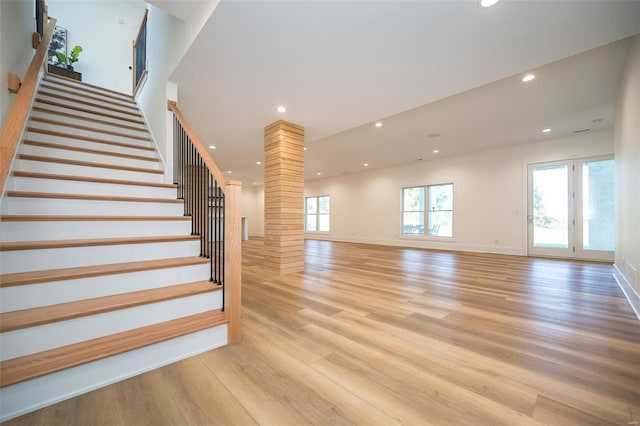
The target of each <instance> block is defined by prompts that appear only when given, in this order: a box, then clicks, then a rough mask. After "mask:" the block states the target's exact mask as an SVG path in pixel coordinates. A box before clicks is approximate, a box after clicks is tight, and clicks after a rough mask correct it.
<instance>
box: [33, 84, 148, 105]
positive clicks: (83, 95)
mask: <svg viewBox="0 0 640 426" xmlns="http://www.w3.org/2000/svg"><path fill="white" fill-rule="evenodd" d="M40 90H45V91H47V92H52V93H55V94H57V95H59V96H65V97H71V98H77V99H80V100H83V101H85V100H86V101H89V102H98V100H99V101H100V102H104V104H105V105H109V106H120V107H122V108H126V109H127V110H134V111H135V110H136V109H137V105H136V104H134V103H133V102H131V100H128V101H127V100H125V99H116V98H115V97H111V96H105V95H104V94H98V93H95V92H97V91H92V92H87V91H83V90H76V89H73V88H71V87H68V86H62V85H57V84H52V83H50V82H48V81H43V82H42V84H41V85H40Z"/></svg>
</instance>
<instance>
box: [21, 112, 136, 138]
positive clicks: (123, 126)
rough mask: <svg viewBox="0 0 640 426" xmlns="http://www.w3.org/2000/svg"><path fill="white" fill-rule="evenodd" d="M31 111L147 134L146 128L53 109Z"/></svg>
mask: <svg viewBox="0 0 640 426" xmlns="http://www.w3.org/2000/svg"><path fill="white" fill-rule="evenodd" d="M33 110H34V111H38V112H42V113H45V114H55V115H59V116H61V117H67V118H72V119H74V120H82V121H88V122H91V123H97V124H103V125H105V126H113V127H118V128H121V129H127V130H131V131H134V132H144V133H147V129H146V128H144V129H143V128H141V127H135V126H127V125H126V124H122V123H113V122H111V121H105V120H100V119H98V118H94V117H85V116H83V115H76V114H71V113H69V112H63V111H59V110H54V109H47V108H42V107H40V106H34V107H33Z"/></svg>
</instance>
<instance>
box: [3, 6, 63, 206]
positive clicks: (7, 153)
mask: <svg viewBox="0 0 640 426" xmlns="http://www.w3.org/2000/svg"><path fill="white" fill-rule="evenodd" d="M55 26H56V19H55V18H49V22H48V24H47V28H46V29H45V32H44V38H43V39H42V42H41V43H40V44H39V45H38V49H37V50H36V53H35V55H34V56H33V59H32V60H31V65H29V69H28V70H27V74H26V75H25V76H24V83H23V84H22V87H20V90H19V91H18V95H17V96H16V99H15V100H14V102H13V105H12V106H11V109H10V110H9V114H8V115H7V119H6V121H5V122H4V126H3V127H2V134H1V135H0V194H2V193H3V192H4V186H5V184H6V182H7V179H8V177H9V170H10V169H11V162H12V161H13V157H14V155H15V153H16V149H17V147H18V143H19V142H20V135H21V134H22V129H24V126H25V124H26V121H27V114H28V113H29V109H30V108H31V104H32V102H33V99H34V96H35V93H36V88H37V87H38V78H39V73H40V70H42V67H43V66H44V62H45V60H46V59H47V49H49V43H50V42H51V36H52V35H53V29H54V28H55Z"/></svg>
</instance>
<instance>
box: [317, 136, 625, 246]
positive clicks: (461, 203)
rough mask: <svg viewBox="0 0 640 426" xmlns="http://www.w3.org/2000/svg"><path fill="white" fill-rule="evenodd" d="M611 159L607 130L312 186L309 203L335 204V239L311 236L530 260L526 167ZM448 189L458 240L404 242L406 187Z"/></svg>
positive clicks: (328, 180) (332, 218)
mask: <svg viewBox="0 0 640 426" xmlns="http://www.w3.org/2000/svg"><path fill="white" fill-rule="evenodd" d="M612 152H613V134H612V131H611V130H603V131H598V132H592V133H587V134H583V135H579V136H577V135H576V136H570V137H565V138H558V139H551V140H545V141H540V142H536V143H532V144H527V145H520V146H516V147H511V148H503V149H495V150H490V151H483V152H478V153H472V154H467V155H462V156H457V157H452V158H443V159H440V160H433V161H424V162H415V163H412V164H408V165H404V166H399V167H393V168H388V169H380V170H372V171H369V172H363V173H358V174H350V175H344V176H339V177H335V178H328V179H321V180H313V181H309V182H306V183H305V196H314V195H329V196H330V197H331V232H330V233H329V234H324V235H323V234H307V237H312V238H326V239H333V240H344V241H355V242H371V243H381V244H392V245H403V246H415V247H425V248H440V249H451V250H469V251H483V252H494V253H507V254H520V255H524V254H526V252H527V248H526V245H527V244H526V242H527V237H526V220H525V219H526V217H525V216H526V214H524V212H525V210H526V165H527V164H530V163H537V162H544V161H553V160H559V159H570V158H579V157H588V156H593V155H601V154H610V153H612ZM447 182H453V183H454V188H455V190H454V209H455V213H454V241H448V242H445V241H433V240H425V239H421V240H416V239H407V238H406V237H405V238H404V239H403V238H402V237H401V236H400V230H401V218H400V208H401V205H400V193H401V188H402V187H406V186H413V185H425V184H437V183H447ZM495 239H497V240H498V242H497V243H495V242H494V240H495Z"/></svg>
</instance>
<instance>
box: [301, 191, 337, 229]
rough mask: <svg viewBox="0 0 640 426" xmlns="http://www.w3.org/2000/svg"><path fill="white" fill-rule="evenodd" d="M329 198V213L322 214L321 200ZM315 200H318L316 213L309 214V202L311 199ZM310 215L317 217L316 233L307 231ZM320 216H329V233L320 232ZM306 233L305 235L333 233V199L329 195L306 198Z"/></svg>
mask: <svg viewBox="0 0 640 426" xmlns="http://www.w3.org/2000/svg"><path fill="white" fill-rule="evenodd" d="M325 197H326V198H328V199H329V213H320V198H325ZM312 198H314V199H315V200H316V212H315V213H312V214H309V213H307V201H308V200H309V199H312ZM309 215H313V216H315V217H316V220H315V222H316V230H315V231H309V230H307V216H309ZM320 216H327V218H328V219H329V230H327V231H320ZM304 232H305V233H314V234H317V233H322V234H328V233H329V232H331V197H330V196H329V195H313V196H309V197H304Z"/></svg>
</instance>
